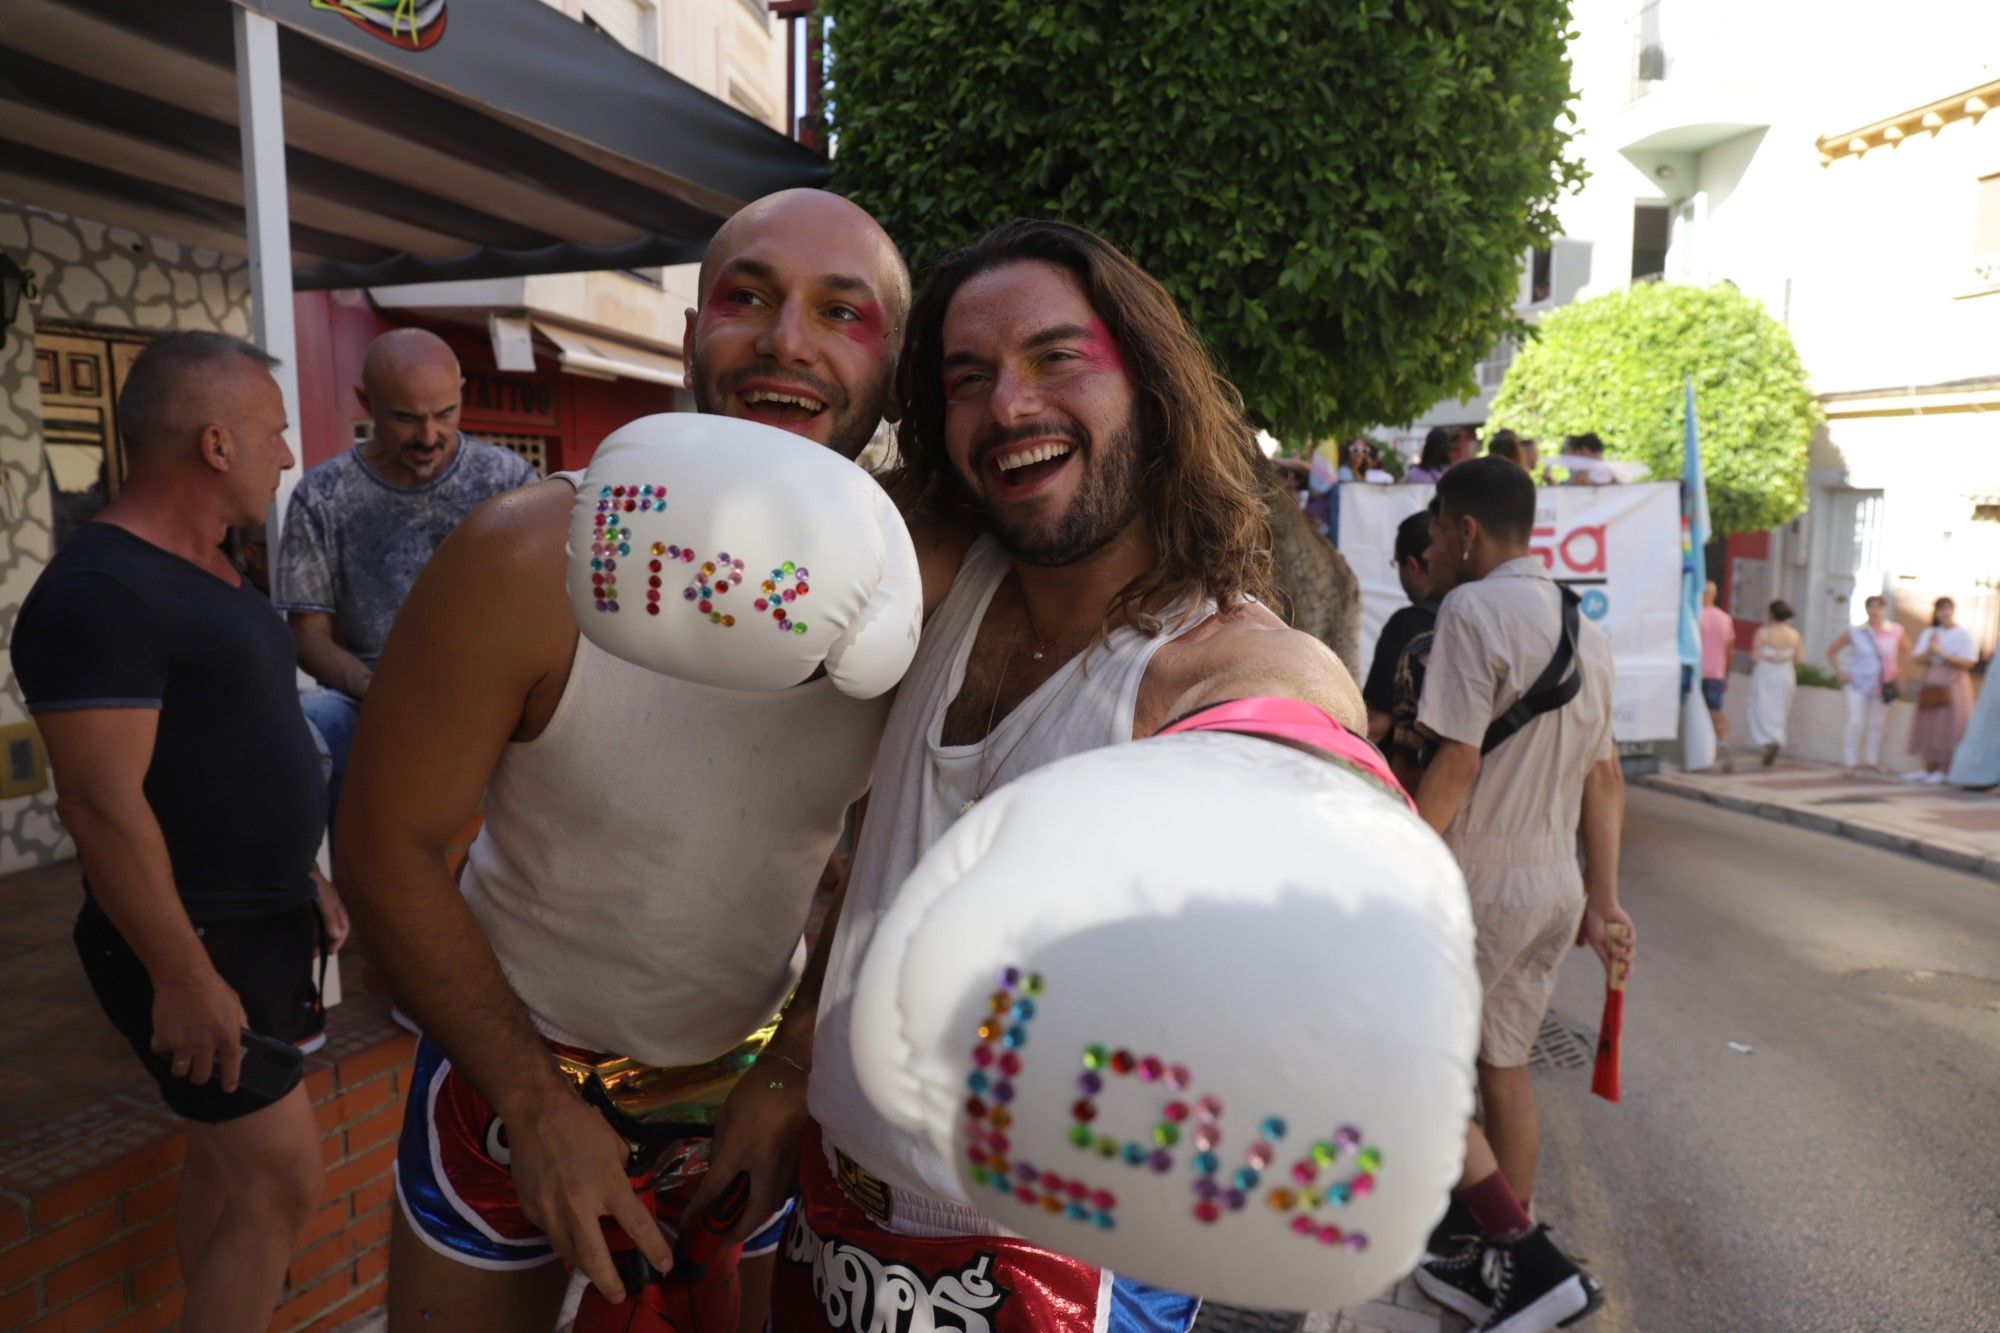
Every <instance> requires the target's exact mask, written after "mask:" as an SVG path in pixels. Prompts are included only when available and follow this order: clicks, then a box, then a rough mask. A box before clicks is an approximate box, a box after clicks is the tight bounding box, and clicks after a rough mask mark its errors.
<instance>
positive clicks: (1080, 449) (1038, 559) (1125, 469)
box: [959, 411, 1139, 567]
mask: <svg viewBox="0 0 2000 1333" xmlns="http://www.w3.org/2000/svg"><path fill="white" fill-rule="evenodd" d="M1049 434H1061V435H1063V436H1065V437H1067V438H1068V439H1069V440H1071V441H1072V442H1073V444H1074V446H1075V449H1076V452H1077V453H1078V454H1079V455H1080V457H1079V458H1078V459H1077V466H1079V467H1081V468H1082V469H1083V470H1084V472H1083V480H1082V481H1080V482H1079V483H1077V488H1076V494H1075V495H1073V496H1071V497H1070V502H1069V507H1068V508H1067V509H1065V510H1063V512H1062V513H1061V514H1059V515H1057V516H1056V518H1055V520H1054V521H1053V522H1041V523H1036V524H1034V525H1032V526H1030V525H1026V524H1021V523H1013V524H1010V523H1008V522H1007V521H1006V520H1005V519H1003V518H1002V517H1001V515H1000V514H999V512H998V511H997V510H996V509H995V508H994V507H993V506H991V505H989V504H988V503H987V502H986V500H985V499H984V498H983V493H982V492H980V491H978V490H974V491H973V492H972V496H973V507H974V508H975V509H976V510H977V511H978V512H979V514H980V516H981V517H982V518H983V519H984V520H985V521H986V526H987V528H988V529H989V530H990V531H991V532H992V533H993V537H994V540H996V541H998V542H999V543H1000V548H1001V549H1002V550H1004V551H1005V552H1006V553H1007V554H1008V555H1009V556H1010V557H1012V558H1013V559H1015V560H1018V561H1020V562H1021V563H1022V564H1024V565H1043V566H1048V567H1060V566H1063V565H1073V564H1075V563H1077V562H1078V561H1079V560H1084V559H1087V558H1089V557H1090V556H1093V555H1095V554H1097V553H1098V552H1099V551H1101V550H1103V549H1104V547H1105V546H1106V545H1108V544H1109V543H1110V542H1111V539H1112V538H1114V537H1116V536H1117V535H1118V534H1119V533H1121V532H1123V531H1125V529H1126V528H1128V527H1130V526H1131V524H1132V520H1133V519H1134V518H1136V517H1138V514H1139V414H1138V413H1137V412H1136V411H1134V412H1132V413H1130V414H1129V415H1127V417H1126V418H1125V424H1124V425H1123V426H1121V427H1119V429H1118V433H1117V434H1116V435H1115V436H1113V437H1112V438H1111V439H1110V441H1109V442H1108V443H1107V444H1106V447H1105V448H1104V449H1103V450H1102V451H1100V450H1098V449H1097V448H1096V446H1095V444H1094V443H1093V442H1092V440H1091V437H1090V433H1089V432H1088V431H1086V430H1084V429H1083V427H1081V426H1078V425H1073V424H1072V425H1066V426H1061V427H1057V428H1055V429H1054V430H1051V428H1050V423H1042V422H1032V423H1030V424H1029V425H1027V426H1025V427H1019V428H1016V429H1015V430H1014V431H1010V432H1007V433H1006V434H1002V435H1001V436H1000V438H999V439H998V440H997V441H993V440H982V441H981V442H980V447H979V448H978V449H975V450H974V451H973V456H974V457H975V458H976V459H978V460H979V463H978V466H980V467H984V466H985V459H986V458H987V457H989V456H991V453H992V447H993V445H994V444H1006V443H1008V439H1007V436H1008V435H1018V436H1020V437H1021V438H1023V439H1026V438H1030V437H1034V436H1043V435H1049ZM959 481H960V484H961V485H963V484H964V478H963V477H960V478H959Z"/></svg>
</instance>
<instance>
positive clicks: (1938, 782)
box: [1924, 770, 1944, 787]
mask: <svg viewBox="0 0 2000 1333" xmlns="http://www.w3.org/2000/svg"><path fill="white" fill-rule="evenodd" d="M1924 785H1925V786H1927V787H1942V786H1944V772H1943V771H1942V770H1939V771H1938V772H1936V773H1926V774H1924Z"/></svg>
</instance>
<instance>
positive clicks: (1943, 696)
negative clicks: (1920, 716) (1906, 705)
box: [1917, 685, 1951, 708]
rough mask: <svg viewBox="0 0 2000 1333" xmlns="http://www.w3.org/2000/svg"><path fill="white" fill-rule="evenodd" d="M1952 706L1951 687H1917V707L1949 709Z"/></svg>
mask: <svg viewBox="0 0 2000 1333" xmlns="http://www.w3.org/2000/svg"><path fill="white" fill-rule="evenodd" d="M1950 706H1951V686H1949V685H1919V686H1918V687H1917V707H1919V708H1948V707H1950Z"/></svg>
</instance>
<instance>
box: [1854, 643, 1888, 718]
mask: <svg viewBox="0 0 2000 1333" xmlns="http://www.w3.org/2000/svg"><path fill="white" fill-rule="evenodd" d="M1856 629H1859V630H1860V634H1861V639H1862V641H1863V642H1864V643H1866V644H1867V645H1868V651H1869V652H1871V653H1873V654H1875V668H1876V670H1878V671H1880V672H1881V673H1882V683H1881V685H1880V686H1879V687H1878V688H1879V689H1880V690H1881V692H1882V702H1883V703H1884V704H1892V703H1894V702H1896V682H1895V681H1893V680H1890V679H1889V664H1888V663H1887V662H1885V661H1883V660H1882V649H1881V647H1880V645H1878V644H1877V643H1876V642H1875V636H1874V635H1873V634H1872V633H1870V632H1869V631H1868V630H1866V629H1861V628H1860V627H1859V626H1857V627H1856ZM1853 632H1854V631H1853V630H1850V631H1849V633H1850V634H1851V633H1853Z"/></svg>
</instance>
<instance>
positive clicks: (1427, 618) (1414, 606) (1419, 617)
mask: <svg viewBox="0 0 2000 1333" xmlns="http://www.w3.org/2000/svg"><path fill="white" fill-rule="evenodd" d="M1437 614H1438V604H1437V603H1436V602H1431V601H1423V602H1412V603H1410V604H1409V605H1408V606H1399V607H1397V608H1396V609H1395V610H1394V611H1392V612H1390V613H1389V619H1388V622H1387V623H1386V624H1384V625H1383V627H1382V632H1383V633H1384V634H1385V635H1386V634H1388V633H1389V632H1390V631H1392V630H1394V631H1396V632H1398V633H1403V634H1415V633H1417V632H1419V631H1420V630H1426V629H1429V628H1430V627H1431V626H1432V625H1434V624H1436V623H1437Z"/></svg>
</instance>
